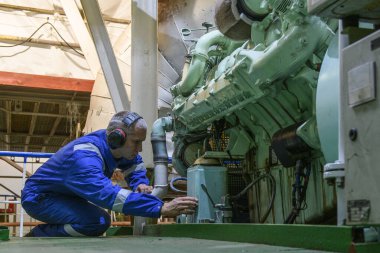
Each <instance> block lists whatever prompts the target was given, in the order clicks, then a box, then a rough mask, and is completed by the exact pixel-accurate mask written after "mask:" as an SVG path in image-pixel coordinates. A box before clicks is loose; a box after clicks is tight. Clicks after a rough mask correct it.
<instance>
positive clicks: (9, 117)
mask: <svg viewBox="0 0 380 253" xmlns="http://www.w3.org/2000/svg"><path fill="white" fill-rule="evenodd" d="M5 109H6V110H7V116H6V117H7V118H6V121H7V123H6V124H7V133H6V135H5V141H6V142H8V143H9V142H10V141H11V140H10V135H11V133H12V115H11V113H10V111H11V101H5ZM6 149H7V150H10V146H9V144H7V145H6Z"/></svg>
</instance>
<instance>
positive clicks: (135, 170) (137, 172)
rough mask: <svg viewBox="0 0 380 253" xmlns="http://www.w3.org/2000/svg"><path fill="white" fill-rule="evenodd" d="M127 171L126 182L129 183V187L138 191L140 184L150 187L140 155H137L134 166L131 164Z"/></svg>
mask: <svg viewBox="0 0 380 253" xmlns="http://www.w3.org/2000/svg"><path fill="white" fill-rule="evenodd" d="M123 170H125V172H124V175H125V181H127V183H128V185H129V187H130V188H131V189H132V190H133V191H136V188H137V186H139V185H140V184H145V185H149V179H148V178H147V177H146V168H145V165H144V162H143V160H142V158H141V156H140V155H137V156H136V158H135V159H134V164H131V165H130V166H129V167H127V168H123Z"/></svg>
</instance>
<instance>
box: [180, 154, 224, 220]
mask: <svg viewBox="0 0 380 253" xmlns="http://www.w3.org/2000/svg"><path fill="white" fill-rule="evenodd" d="M202 185H204V186H205V187H202ZM205 189H207V190H205ZM206 191H207V192H208V194H209V196H207V193H206ZM187 193H188V195H189V196H192V197H196V198H197V199H198V200H199V202H198V208H197V211H196V213H195V214H194V217H193V219H192V221H193V222H194V223H214V222H222V221H221V220H220V219H218V217H217V215H216V213H217V211H218V210H219V209H218V208H215V206H214V204H215V205H218V204H221V203H222V201H223V200H222V199H224V197H225V196H226V195H227V168H225V167H223V166H221V165H220V163H219V162H218V161H216V162H215V160H211V159H207V160H206V159H198V160H197V161H196V162H195V164H194V165H193V166H192V167H190V168H189V169H188V170H187ZM210 198H211V199H212V200H210ZM212 202H214V203H212ZM223 204H224V203H223Z"/></svg>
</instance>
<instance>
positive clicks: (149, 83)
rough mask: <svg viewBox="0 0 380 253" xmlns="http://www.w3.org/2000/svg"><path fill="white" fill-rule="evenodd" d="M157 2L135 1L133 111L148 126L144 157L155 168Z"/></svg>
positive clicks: (133, 8) (133, 9) (133, 24)
mask: <svg viewBox="0 0 380 253" xmlns="http://www.w3.org/2000/svg"><path fill="white" fill-rule="evenodd" d="M157 52H158V49H157V0H155V1H152V0H133V1H132V70H131V73H132V88H131V97H132V98H131V111H134V112H137V113H138V114H140V115H141V116H142V117H144V119H145V121H146V122H147V124H148V132H147V137H146V140H145V142H144V143H143V152H142V157H143V159H144V163H145V165H146V166H147V167H150V168H153V166H154V165H153V152H152V145H151V143H150V133H151V131H152V126H153V123H154V121H155V120H156V119H157V114H158V113H157Z"/></svg>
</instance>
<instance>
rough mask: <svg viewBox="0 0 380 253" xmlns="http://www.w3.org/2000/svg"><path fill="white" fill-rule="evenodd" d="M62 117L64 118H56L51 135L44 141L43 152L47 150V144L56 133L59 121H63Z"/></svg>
mask: <svg viewBox="0 0 380 253" xmlns="http://www.w3.org/2000/svg"><path fill="white" fill-rule="evenodd" d="M61 119H62V118H56V119H55V121H54V124H53V127H52V128H51V130H50V133H49V136H48V137H47V138H46V139H45V141H44V145H43V146H42V149H41V152H43V153H44V152H46V146H45V145H47V144H49V141H50V139H51V138H52V137H53V135H54V134H55V131H57V127H58V125H59V123H60V122H61Z"/></svg>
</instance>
